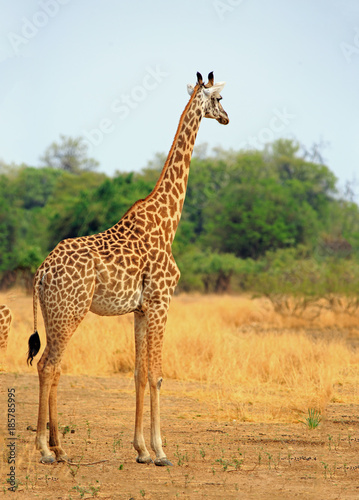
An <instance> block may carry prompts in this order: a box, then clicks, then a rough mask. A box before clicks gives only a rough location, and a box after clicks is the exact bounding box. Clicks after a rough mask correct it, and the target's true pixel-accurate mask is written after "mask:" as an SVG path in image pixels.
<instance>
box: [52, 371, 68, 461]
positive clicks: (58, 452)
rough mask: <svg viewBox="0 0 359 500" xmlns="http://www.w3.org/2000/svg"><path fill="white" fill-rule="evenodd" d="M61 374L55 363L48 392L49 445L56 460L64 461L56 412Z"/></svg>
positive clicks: (64, 454) (65, 457)
mask: <svg viewBox="0 0 359 500" xmlns="http://www.w3.org/2000/svg"><path fill="white" fill-rule="evenodd" d="M60 375H61V367H60V365H57V367H56V368H55V374H54V377H53V380H52V385H51V388H50V394H49V416H50V439H49V445H50V449H51V451H53V452H54V453H55V456H56V460H57V461H59V462H61V461H66V460H67V455H66V453H65V451H64V450H63V448H62V447H61V444H60V437H59V426H58V414H57V386H58V384H59V379H60Z"/></svg>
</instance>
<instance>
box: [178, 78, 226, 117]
mask: <svg viewBox="0 0 359 500" xmlns="http://www.w3.org/2000/svg"><path fill="white" fill-rule="evenodd" d="M225 84H226V82H218V83H214V76H213V71H211V73H209V75H208V83H207V84H204V82H203V79H202V75H201V73H197V84H196V86H194V85H187V90H188V93H189V95H192V94H193V92H194V90H195V88H196V87H197V86H198V87H199V89H198V92H199V93H200V95H201V97H202V111H203V116H204V117H205V118H214V119H215V120H217V121H218V122H219V123H220V124H221V125H227V124H228V123H229V118H228V115H227V113H226V112H225V111H224V109H223V107H222V104H221V103H220V100H221V99H222V96H221V94H220V92H221V90H222V89H223V87H224V86H225Z"/></svg>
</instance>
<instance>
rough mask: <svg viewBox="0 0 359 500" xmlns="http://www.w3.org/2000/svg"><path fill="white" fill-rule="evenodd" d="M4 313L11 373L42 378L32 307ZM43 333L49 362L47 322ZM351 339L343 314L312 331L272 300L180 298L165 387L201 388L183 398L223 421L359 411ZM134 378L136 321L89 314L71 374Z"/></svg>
mask: <svg viewBox="0 0 359 500" xmlns="http://www.w3.org/2000/svg"><path fill="white" fill-rule="evenodd" d="M0 303H7V304H8V305H9V306H10V308H11V309H12V311H13V317H14V319H13V324H12V329H11V333H10V338H9V343H8V353H7V359H6V365H7V366H6V368H7V370H9V371H15V372H30V371H31V372H33V373H34V372H35V373H36V369H34V367H32V368H29V367H27V366H26V351H27V340H28V337H29V335H30V334H31V333H32V329H33V326H32V299H31V298H30V297H27V296H25V295H24V293H23V292H21V291H15V292H12V293H9V294H0ZM39 332H40V336H41V341H42V349H41V351H40V354H41V352H42V350H43V348H44V347H45V343H46V341H45V331H44V326H43V323H42V318H41V313H40V314H39ZM348 336H350V338H351V339H352V341H353V340H355V339H356V338H359V328H358V318H357V317H352V316H349V315H348V314H345V313H344V312H342V313H341V312H340V311H339V312H338V311H336V312H333V311H330V310H325V311H323V313H322V314H321V315H320V316H318V317H316V318H315V319H314V320H311V321H309V320H306V319H303V318H297V317H294V316H288V315H287V316H282V315H280V314H278V313H276V312H275V311H274V309H273V306H272V304H271V303H270V302H269V301H268V300H267V299H250V298H248V297H229V296H227V297H218V296H179V297H175V298H174V300H173V302H172V304H171V308H170V313H169V318H168V324H167V330H166V335H165V341H164V348H163V359H164V367H163V368H164V377H165V378H166V377H167V378H175V379H179V380H183V381H195V382H197V383H196V384H192V385H191V389H188V387H185V385H184V391H186V394H187V395H192V396H195V397H199V398H201V399H205V400H207V401H208V408H209V412H210V414H211V415H212V416H213V415H214V414H215V415H216V416H217V417H218V418H225V419H229V418H235V419H241V420H262V421H263V420H275V421H283V420H286V421H288V420H294V419H296V418H298V413H300V412H306V411H307V409H308V408H311V407H315V408H317V409H320V410H321V411H324V410H325V407H326V405H327V404H328V402H355V401H358V399H359V392H358V387H359V354H358V352H357V350H356V349H355V348H353V347H352V345H351V344H350V343H348V342H347V337H348ZM39 358H40V356H38V357H37V359H39ZM133 369H134V336H133V319H132V315H127V316H123V317H111V318H102V317H99V316H96V315H93V314H91V313H90V314H88V315H87V317H86V318H85V320H84V321H83V323H82V324H81V325H80V327H79V328H78V330H77V331H76V333H75V334H74V336H73V338H72V339H71V341H70V343H69V345H68V348H67V351H66V353H65V356H64V360H63V373H68V374H85V375H98V376H99V375H101V376H110V375H112V374H114V373H116V372H123V373H126V374H128V375H130V374H131V376H132V373H133ZM163 387H164V390H166V389H165V384H164V386H163Z"/></svg>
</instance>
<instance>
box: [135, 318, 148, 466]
mask: <svg viewBox="0 0 359 500" xmlns="http://www.w3.org/2000/svg"><path fill="white" fill-rule="evenodd" d="M146 328H147V320H146V317H145V315H144V314H142V313H135V345H136V366H135V386H136V417H135V436H134V439H133V446H134V448H135V450H136V451H137V453H138V455H137V458H136V462H137V463H139V464H148V463H151V462H152V458H151V456H150V454H149V452H148V450H147V448H146V444H145V439H144V436H143V400H144V394H145V388H146V384H147V340H146Z"/></svg>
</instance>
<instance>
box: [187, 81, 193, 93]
mask: <svg viewBox="0 0 359 500" xmlns="http://www.w3.org/2000/svg"><path fill="white" fill-rule="evenodd" d="M193 91H194V85H192V84H191V83H188V84H187V92H188V93H189V95H192V94H193Z"/></svg>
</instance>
